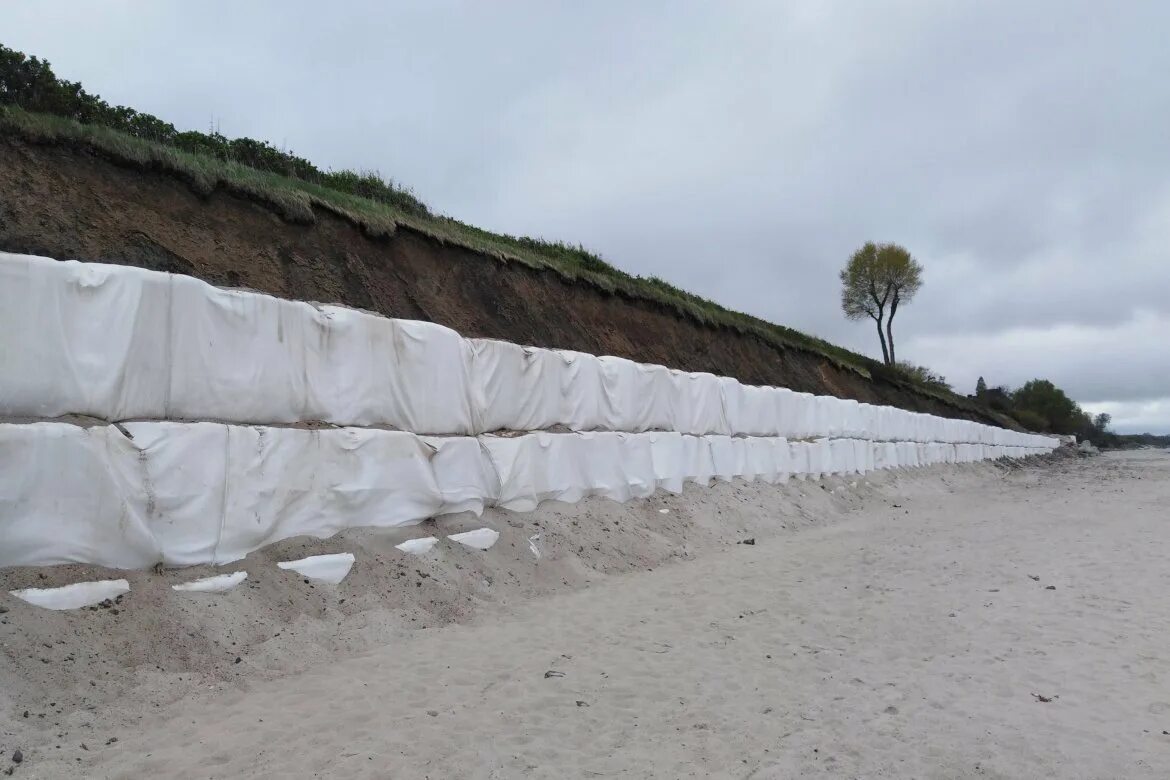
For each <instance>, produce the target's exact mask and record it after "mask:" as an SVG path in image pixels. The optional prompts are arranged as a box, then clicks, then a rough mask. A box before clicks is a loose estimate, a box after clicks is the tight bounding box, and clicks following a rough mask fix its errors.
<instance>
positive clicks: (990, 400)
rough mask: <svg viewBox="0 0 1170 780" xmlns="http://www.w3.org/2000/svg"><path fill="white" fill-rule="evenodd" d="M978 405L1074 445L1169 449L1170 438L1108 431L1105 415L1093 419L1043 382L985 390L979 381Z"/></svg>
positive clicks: (1108, 419)
mask: <svg viewBox="0 0 1170 780" xmlns="http://www.w3.org/2000/svg"><path fill="white" fill-rule="evenodd" d="M973 397H974V398H975V399H976V400H977V401H979V402H980V403H982V404H984V405H986V406H988V407H990V408H992V409H994V410H996V411H998V412H1002V413H1004V414H1006V415H1008V416H1010V417H1012V418H1014V419H1015V420H1016V421H1017V422H1019V423H1020V425H1022V426H1024V427H1025V428H1027V429H1028V430H1031V431H1036V432H1039V433H1058V434H1072V435H1075V436H1076V437H1077V440H1078V441H1085V440H1088V441H1091V442H1093V444H1095V445H1097V446H1098V447H1125V446H1140V445H1143V444H1165V445H1170V436H1154V435H1152V434H1145V435H1140V436H1125V435H1121V434H1118V433H1114V432H1113V431H1111V430H1109V426H1110V424H1111V423H1112V422H1113V421H1112V419H1111V418H1110V416H1109V415H1108V414H1105V413H1101V414H1098V415H1096V416H1093V415H1091V414H1089V413H1088V412H1086V411H1085V410H1083V409H1081V407H1080V405H1079V404H1078V403H1077V402H1076V401H1074V400H1073V399H1071V398H1069V397H1068V395H1067V394H1066V393H1065V392H1064V391H1063V390H1061V389H1060V388H1059V387H1057V386H1056V385H1054V384H1053V383H1052V382H1050V381H1048V380H1047V379H1033V380H1032V381H1030V382H1028V383H1026V384H1025V385H1024V386H1023V387H1020V388H1017V389H1015V390H1010V389H1008V388H1007V387H1004V386H1000V387H988V386H987V382H985V381H984V380H983V377H979V381H978V382H976V383H975V395H974V396H973Z"/></svg>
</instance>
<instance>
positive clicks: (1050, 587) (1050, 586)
mask: <svg viewBox="0 0 1170 780" xmlns="http://www.w3.org/2000/svg"><path fill="white" fill-rule="evenodd" d="M1044 590H1056V586H1055V585H1048V586H1047V587H1045V588H1044Z"/></svg>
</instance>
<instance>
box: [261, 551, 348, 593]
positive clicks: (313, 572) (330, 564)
mask: <svg viewBox="0 0 1170 780" xmlns="http://www.w3.org/2000/svg"><path fill="white" fill-rule="evenodd" d="M353 561H354V557H353V553H334V554H332V555H310V556H309V557H308V558H301V559H300V560H299V561H279V562H278V563H277V564H276V565H277V566H279V567H280V568H282V569H292V570H293V571H295V572H296V573H297V574H300V575H301V576H302V577H308V578H309V579H311V580H319V581H321V582H328V583H329V584H331V585H336V584H337V583H339V582H341V581H342V580H344V579H345V575H347V574H349V570H350V569H351V568H353Z"/></svg>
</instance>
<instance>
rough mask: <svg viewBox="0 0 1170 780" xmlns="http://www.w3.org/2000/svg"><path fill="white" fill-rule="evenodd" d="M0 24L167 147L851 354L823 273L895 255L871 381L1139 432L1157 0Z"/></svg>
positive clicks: (1146, 328)
mask: <svg viewBox="0 0 1170 780" xmlns="http://www.w3.org/2000/svg"><path fill="white" fill-rule="evenodd" d="M323 8H324V6H322V5H321V4H320V3H315V2H314V3H311V2H300V1H297V2H293V1H292V0H282V1H281V2H247V3H242V2H238V0H237V1H235V2H230V3H229V2H218V1H211V0H204V1H203V2H198V3H191V2H156V3H141V2H135V3H131V2H125V1H123V2H111V1H107V2H103V3H93V2H88V1H85V2H81V1H74V2H61V1H60V0H57V1H55V2H47V1H31V0H25V1H24V2H19V3H16V2H10V3H4V4H2V5H0V42H3V43H5V44H6V45H8V46H10V47H13V48H16V49H19V50H22V51H25V52H27V53H32V54H38V55H40V56H43V57H46V58H47V59H49V61H50V62H52V63H53V65H54V67H55V69H56V70H57V72H58V75H60V76H62V77H66V78H70V79H73V80H79V81H81V82H83V83H84V84H85V85H86V87H87V88H88V89H89V90H90V91H91V92H96V93H98V94H100V95H102V96H103V97H105V98H106V99H107V100H109V101H110V102H116V103H122V104H126V105H130V106H133V107H135V108H138V109H140V110H144V111H148V112H151V113H154V114H156V115H158V116H160V117H163V118H165V119H168V120H170V121H172V122H173V123H174V124H176V125H177V126H179V127H181V128H193V129H206V128H208V127H209V126H210V125H211V124H212V123H214V124H215V125H217V126H218V127H219V129H220V130H221V131H222V132H223V133H225V134H227V135H248V136H252V137H255V138H263V139H267V140H270V141H272V142H274V143H276V144H278V145H280V144H283V145H286V146H287V147H289V148H292V149H293V150H295V151H296V152H297V153H299V154H302V155H304V156H306V157H309V158H310V159H312V160H314V161H315V162H317V163H318V164H319V165H321V166H323V167H352V168H371V169H377V170H379V171H381V172H382V173H383V174H384V175H387V176H390V177H393V178H394V179H395V180H397V181H400V182H402V183H404V184H407V185H409V186H411V187H412V188H413V189H414V190H415V192H416V194H417V195H419V196H420V197H421V198H422V199H423V200H424V201H425V202H427V203H428V204H429V205H430V206H431V207H432V208H433V209H435V210H437V211H441V212H444V213H447V214H451V215H453V216H457V217H459V218H460V219H463V220H465V221H469V222H472V223H475V224H478V225H481V226H484V227H488V228H492V229H498V230H503V231H507V232H510V233H518V234H528V235H537V236H544V237H546V238H556V239H562V240H566V241H570V242H573V243H576V242H580V243H583V244H585V245H586V246H587V247H589V248H591V249H593V250H595V251H597V252H600V253H601V254H602V255H604V256H605V257H606V258H607V259H608V260H610V261H611V262H612V263H614V264H615V265H618V266H620V267H622V268H624V269H626V270H628V271H631V272H634V273H639V274H647V275H648V274H654V275H657V276H661V277H663V278H665V279H668V280H670V281H671V282H673V283H675V284H677V285H679V286H681V287H684V288H687V289H690V290H693V291H695V292H699V293H701V294H703V295H705V296H707V297H710V298H714V299H715V300H718V301H720V302H721V303H723V304H725V305H728V306H731V307H733V308H737V309H740V310H743V311H748V312H751V313H752V314H756V315H759V316H761V317H765V318H767V319H770V320H773V321H776V322H780V323H784V324H787V325H790V326H793V327H796V328H799V329H802V330H805V331H807V332H811V333H815V334H817V335H820V336H822V337H824V338H827V339H830V340H832V341H835V342H838V343H841V344H844V345H846V346H849V347H851V348H854V349H857V350H860V351H864V352H867V353H869V354H871V355H877V354H880V351H879V349H878V345H877V343H876V337H875V336H874V335H873V331H872V329H871V328H870V327H867V326H866V325H864V324H856V323H850V322H847V321H846V320H845V319H844V317H843V316H842V315H841V314H840V311H839V308H838V281H837V272H838V270H839V269H840V267H841V266H842V265H843V264H844V262H845V260H846V259H847V258H848V256H849V254H850V252H851V251H853V250H854V249H855V248H856V247H858V246H859V245H860V244H862V243H863V242H865V241H867V240H877V241H896V242H898V243H901V244H903V245H905V246H906V247H908V248H909V249H910V250H911V251H912V252H913V253H914V254H915V256H916V257H917V258H918V259H919V260H920V261H921V262H922V264H923V265H924V266H925V268H926V276H925V279H926V284H925V286H924V287H923V289H922V291H921V293H920V294H919V297H918V299H917V300H916V301H915V302H914V303H913V305H912V306H911V307H909V308H907V309H905V310H904V311H903V312H902V313H901V314H900V315H899V318H898V320H896V322H895V335H896V336H897V337H898V338H899V344H898V349H899V356H900V357H902V358H904V359H907V360H910V361H913V362H915V363H920V364H924V365H927V366H930V367H931V368H933V369H934V370H936V371H938V372H940V373H942V374H943V375H945V376H946V377H948V378H949V379H950V380H951V381H952V383H953V384H954V385H955V387H956V389H957V390H959V391H961V392H971V390H972V389H973V387H974V384H975V380H976V378H977V377H978V376H979V375H983V376H984V377H986V379H987V381H988V383H989V384H992V385H996V384H1007V385H1018V384H1021V383H1023V382H1024V381H1026V380H1028V379H1031V378H1033V377H1045V378H1049V379H1051V380H1053V381H1054V382H1056V383H1057V384H1058V385H1060V386H1062V387H1064V388H1066V389H1067V390H1068V391H1069V393H1070V394H1071V395H1072V396H1073V397H1075V398H1076V399H1078V400H1079V401H1081V402H1082V404H1083V405H1084V406H1085V407H1086V408H1088V409H1090V410H1093V411H1102V410H1103V411H1109V412H1111V413H1112V414H1113V415H1114V419H1115V427H1116V428H1117V429H1118V430H1121V431H1125V432H1130V431H1139V430H1151V431H1159V432H1170V343H1168V342H1170V78H1168V77H1167V74H1170V46H1168V45H1167V44H1166V35H1167V32H1166V31H1167V30H1168V29H1170V3H1166V2H1164V1H1163V0H1150V2H1121V3H1102V2H1097V1H1094V2H1080V1H1079V0H1048V1H1042V0H1032V2H1028V3H1020V2H1018V1H1016V0H1012V1H1011V2H997V1H995V0H978V1H972V2H958V1H948V2H937V1H936V0H921V1H919V2H831V1H830V0H808V1H807V2H782V1H781V0H766V1H765V0H761V1H760V2H714V0H711V1H709V2H702V3H700V2H683V1H681V0H654V1H651V0H646V1H644V2H620V1H617V0H615V1H614V2H600V1H598V2H588V3H582V2H570V1H568V0H566V2H552V1H551V0H528V1H525V2H520V1H516V2H508V1H507V0H499V2H482V1H481V2H475V1H473V0H466V1H465V2H454V1H443V0H418V1H417V2H376V1H375V0H369V1H367V2H348V3H346V2H342V3H337V4H335V5H334V6H332V7H331V8H330V11H329V12H328V13H323V12H322V9H323Z"/></svg>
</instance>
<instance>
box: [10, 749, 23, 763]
mask: <svg viewBox="0 0 1170 780" xmlns="http://www.w3.org/2000/svg"><path fill="white" fill-rule="evenodd" d="M21 761H24V753H21V752H20V748H17V749H16V750H14V751H12V763H14V764H19V763H20V762H21Z"/></svg>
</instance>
